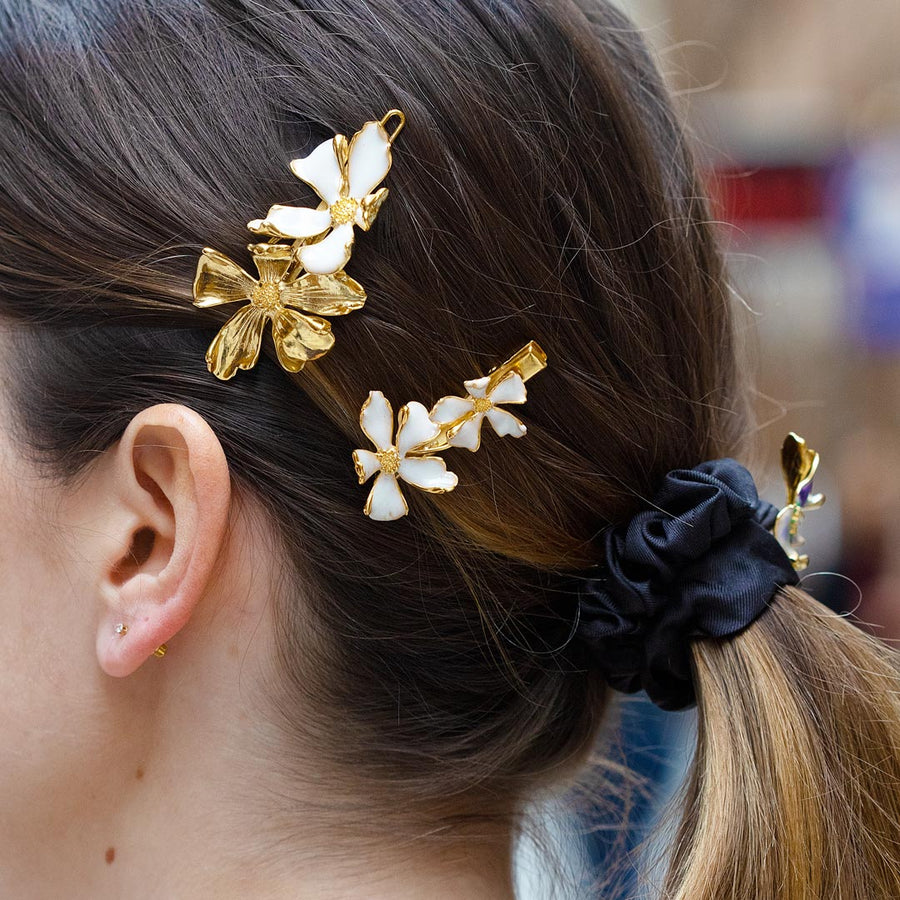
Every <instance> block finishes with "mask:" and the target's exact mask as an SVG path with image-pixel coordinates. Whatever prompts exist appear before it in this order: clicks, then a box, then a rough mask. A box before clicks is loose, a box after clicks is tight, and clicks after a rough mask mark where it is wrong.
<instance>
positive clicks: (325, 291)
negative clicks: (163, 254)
mask: <svg viewBox="0 0 900 900" xmlns="http://www.w3.org/2000/svg"><path fill="white" fill-rule="evenodd" d="M248 249H249V250H250V252H251V253H252V254H253V261H254V263H255V264H256V268H257V271H258V272H259V278H253V277H252V276H251V275H248V274H247V272H245V271H244V270H243V269H242V268H241V267H240V266H239V265H238V264H237V263H236V262H234V261H233V260H231V259H229V258H228V257H227V256H225V255H224V254H222V253H219V251H218V250H213V249H212V248H211V247H205V248H204V249H203V255H202V256H201V257H200V260H199V262H198V264H197V275H196V278H195V279H194V305H195V306H199V307H210V306H219V305H221V304H223V303H236V302H238V301H241V300H248V301H249V303H248V305H246V306H243V307H241V308H240V309H239V310H238V311H237V312H236V313H235V314H234V315H233V316H232V317H231V318H230V319H229V320H228V321H227V322H226V323H225V324H224V325H223V326H222V328H221V330H220V331H219V333H218V334H217V335H216V336H215V338H213V341H212V343H211V344H210V345H209V349H208V350H207V351H206V364H207V366H208V368H209V371H210V372H212V373H213V375H215V376H216V378H219V379H222V380H223V381H224V380H227V379H229V378H232V377H233V376H234V374H235V373H236V372H237V370H238V369H251V368H253V366H254V365H256V361H257V359H259V350H260V345H261V343H262V335H263V331H264V329H265V326H266V322H268V321H271V322H272V337H273V339H274V341H275V350H276V352H277V354H278V361H279V362H280V363H281V365H282V366H283V367H284V368H285V369H287V371H288V372H299V371H300V370H301V369H302V368H303V366H304V365H305V364H306V363H307V362H309V361H310V360H311V359H318V357H320V356H322V355H323V354H325V353H327V352H328V351H329V350H330V349H331V347H332V345H333V344H334V335H333V334H332V333H331V324H330V323H329V322H328V320H327V319H323V318H322V316H342V315H345V314H346V313H349V312H352V311H353V310H355V309H359V308H360V307H361V306H362V305H363V304H364V303H365V302H366V295H365V292H364V291H363V289H362V286H361V285H359V284H358V283H357V282H356V281H354V280H353V279H352V278H350V277H349V276H348V275H347V274H346V272H344V271H342V270H341V271H338V272H334V273H333V274H329V275H315V274H312V273H306V274H305V275H302V276H300V277H296V267H295V264H294V263H293V254H292V248H291V247H290V246H289V245H286V244H249V245H248ZM301 310H302V312H301ZM304 313H311V314H312V315H304Z"/></svg>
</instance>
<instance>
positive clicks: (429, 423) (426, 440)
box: [353, 341, 547, 521]
mask: <svg viewBox="0 0 900 900" xmlns="http://www.w3.org/2000/svg"><path fill="white" fill-rule="evenodd" d="M546 365H547V355H546V354H545V353H544V351H543V350H542V349H541V348H540V346H539V345H538V344H537V343H536V342H535V341H530V342H529V343H528V344H526V345H525V346H524V347H522V349H521V350H519V351H517V352H516V353H515V354H513V355H512V356H511V357H510V358H509V359H508V360H507V361H506V362H504V363H502V364H501V365H499V366H497V367H495V368H494V369H492V370H491V371H490V372H489V373H488V374H487V375H485V376H484V377H483V378H476V379H473V380H471V381H466V382H464V386H465V388H466V391H467V396H466V397H456V396H448V397H442V398H441V399H440V400H438V402H437V403H436V404H435V405H434V406H433V407H432V409H431V411H430V412H429V411H428V409H427V408H426V407H425V406H423V405H422V404H421V403H419V402H418V401H412V402H410V403H407V404H406V405H404V406H403V407H401V409H400V411H399V413H398V414H397V434H396V438H394V436H393V435H394V413H393V409H392V408H391V404H390V403H389V402H388V400H387V398H386V397H385V396H384V394H382V393H381V391H370V392H369V396H368V398H367V399H366V401H365V403H363V406H362V410H361V411H360V416H359V424H360V427H361V428H362V430H363V432H364V433H365V435H366V437H367V438H369V440H370V441H371V442H372V443H373V444H374V445H375V450H374V451H372V450H363V449H359V450H354V451H353V464H354V466H355V467H356V474H357V476H358V478H359V483H360V484H364V483H365V482H366V481H368V480H369V478H371V477H372V476H373V475H374V474H375V473H376V472H377V473H378V477H377V478H376V479H375V482H374V484H373V485H372V488H371V490H370V491H369V496H368V499H367V500H366V505H365V507H364V509H363V512H365V514H366V515H367V516H369V517H370V518H372V519H376V520H378V521H392V520H394V519H399V518H402V517H403V516H405V515H406V514H407V513H408V512H409V507H408V506H407V504H406V499H405V498H404V496H403V493H402V491H401V490H400V485H399V483H398V482H399V481H401V480H402V481H405V482H406V483H407V484H410V485H412V486H413V487H417V488H420V489H421V490H423V491H428V492H430V493H435V494H442V493H445V492H446V491H452V490H453V489H454V488H455V487H456V485H457V483H458V479H457V477H456V474H455V473H454V472H450V471H448V470H447V465H446V463H445V462H444V460H443V459H442V458H441V457H440V456H437V455H435V454H437V453H440V452H442V451H444V450H449V449H450V448H452V447H465V448H467V449H469V450H472V451H475V450H477V449H478V448H479V446H480V444H481V433H480V432H481V422H482V419H484V418H485V417H487V419H488V421H489V422H490V423H491V426H492V427H493V429H494V431H495V432H496V433H497V434H498V435H500V436H501V437H504V436H510V437H522V436H523V435H524V434H525V425H524V424H523V423H522V422H520V421H519V419H518V418H516V416H514V415H513V414H512V413H510V412H508V411H507V410H504V409H501V408H500V407H499V406H497V404H499V403H524V402H525V399H526V396H525V382H526V381H527V380H528V379H529V378H530V377H531V376H532V375H534V374H536V373H537V372H540V371H541V369H543V368H544V367H545V366H546Z"/></svg>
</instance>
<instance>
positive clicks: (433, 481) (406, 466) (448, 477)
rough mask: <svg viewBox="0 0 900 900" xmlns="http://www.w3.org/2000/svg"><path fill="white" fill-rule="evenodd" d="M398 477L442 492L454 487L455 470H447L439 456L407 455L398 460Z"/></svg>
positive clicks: (456, 480)
mask: <svg viewBox="0 0 900 900" xmlns="http://www.w3.org/2000/svg"><path fill="white" fill-rule="evenodd" d="M400 477H401V478H402V479H403V480H404V481H408V482H409V483H410V484H414V485H415V486H416V487H418V488H422V489H423V490H426V491H434V492H435V493H443V492H444V491H452V490H453V488H455V487H456V484H457V482H458V480H459V479H458V478H457V477H456V473H455V472H448V471H447V465H446V463H445V462H444V461H443V460H442V459H441V458H440V457H439V456H422V457H418V458H416V457H411V456H410V457H407V458H406V459H401V460H400Z"/></svg>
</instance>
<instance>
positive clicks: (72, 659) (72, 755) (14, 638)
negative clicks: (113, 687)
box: [0, 439, 97, 843]
mask: <svg viewBox="0 0 900 900" xmlns="http://www.w3.org/2000/svg"><path fill="white" fill-rule="evenodd" d="M47 485H48V482H41V481H38V480H37V479H36V478H35V477H34V476H33V475H31V474H29V473H27V472H26V471H25V469H24V466H23V465H22V463H21V461H19V460H17V459H16V458H15V457H14V456H13V455H11V453H10V450H9V447H8V446H3V444H2V439H0V722H2V727H0V843H4V836H10V835H13V834H15V829H16V828H21V827H22V826H23V825H24V824H25V823H26V822H27V821H28V819H29V817H32V816H34V815H35V814H38V815H40V813H39V807H40V805H41V804H42V803H44V802H46V798H47V797H48V795H49V793H50V791H48V786H49V785H50V784H53V783H54V781H55V780H56V778H55V776H56V774H58V773H60V772H63V771H65V770H66V769H75V770H76V771H75V772H70V775H71V776H72V778H73V779H74V781H75V782H77V777H75V776H76V773H77V768H78V766H79V765H81V764H82V762H83V759H84V751H85V748H84V747H79V746H78V744H79V742H80V741H81V740H82V737H80V736H83V735H86V734H91V733H92V729H91V728H89V727H88V725H89V723H88V722H87V721H84V720H85V719H86V718H90V716H91V708H92V703H91V697H90V693H91V691H92V689H93V690H94V691H95V690H96V682H97V665H96V658H95V657H94V654H93V639H94V635H93V632H94V622H95V615H94V614H93V611H92V608H91V606H90V603H89V597H88V596H86V592H85V582H84V579H83V578H82V579H81V580H79V575H78V572H77V568H76V567H73V556H72V555H70V553H66V552H65V551H64V549H63V548H61V547H60V546H59V542H58V541H56V540H55V538H54V534H53V532H54V530H55V529H54V528H53V526H52V524H51V521H50V520H48V516H47V510H48V509H52V506H50V505H49V504H48V503H47V498H48V494H47V491H48V487H47ZM71 549H72V548H69V550H70V551H71ZM61 550H63V553H62V554H61V553H60V551H61ZM55 788H56V785H54V789H55ZM17 823H18V824H17ZM10 829H12V830H10Z"/></svg>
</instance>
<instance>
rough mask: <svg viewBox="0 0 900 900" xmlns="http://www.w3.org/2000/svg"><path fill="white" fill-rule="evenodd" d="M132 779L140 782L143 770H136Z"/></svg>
mask: <svg viewBox="0 0 900 900" xmlns="http://www.w3.org/2000/svg"><path fill="white" fill-rule="evenodd" d="M134 777H135V778H137V780H138V781H140V780H141V779H142V778H143V777H144V770H143V769H141V768H138V770H137V772H135V773H134Z"/></svg>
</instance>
